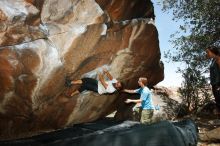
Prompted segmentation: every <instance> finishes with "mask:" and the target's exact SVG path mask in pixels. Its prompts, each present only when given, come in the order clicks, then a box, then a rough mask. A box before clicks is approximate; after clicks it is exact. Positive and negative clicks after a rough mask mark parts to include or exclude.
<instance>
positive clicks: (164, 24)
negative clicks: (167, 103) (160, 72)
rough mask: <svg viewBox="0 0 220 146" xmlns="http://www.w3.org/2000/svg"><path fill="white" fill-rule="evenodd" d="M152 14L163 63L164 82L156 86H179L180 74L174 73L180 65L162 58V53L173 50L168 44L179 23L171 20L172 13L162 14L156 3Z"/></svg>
mask: <svg viewBox="0 0 220 146" xmlns="http://www.w3.org/2000/svg"><path fill="white" fill-rule="evenodd" d="M154 13H155V15H156V19H155V24H156V27H157V30H158V33H159V41H160V51H161V60H162V61H163V63H164V74H165V77H164V80H163V81H162V82H160V83H159V84H158V85H163V86H166V87H170V86H180V85H181V82H182V77H181V74H179V73H176V71H177V67H179V66H181V64H180V63H174V62H169V63H168V62H167V61H168V59H166V58H164V52H166V51H168V50H170V51H171V52H172V50H175V49H174V46H173V45H172V44H171V43H170V42H169V40H170V35H171V34H173V33H175V32H176V31H177V30H178V29H179V24H180V22H175V21H173V20H172V18H173V15H172V13H171V12H170V13H167V12H162V10H161V6H160V5H158V4H157V3H156V2H155V3H154Z"/></svg>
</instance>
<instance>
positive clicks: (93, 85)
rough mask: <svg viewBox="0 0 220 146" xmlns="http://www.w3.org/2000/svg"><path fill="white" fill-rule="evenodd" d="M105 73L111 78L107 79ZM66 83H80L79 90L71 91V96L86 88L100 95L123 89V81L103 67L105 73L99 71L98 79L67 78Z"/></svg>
mask: <svg viewBox="0 0 220 146" xmlns="http://www.w3.org/2000/svg"><path fill="white" fill-rule="evenodd" d="M104 75H106V77H107V78H108V79H109V80H105V79H104ZM66 85H67V86H71V85H80V87H79V89H78V90H75V91H73V92H72V93H71V95H70V96H71V97H72V96H74V95H76V94H79V93H81V92H83V91H85V90H89V91H93V92H96V93H99V94H100V95H101V94H106V93H114V92H115V91H120V90H122V83H121V82H119V81H118V80H116V79H115V78H113V77H112V75H111V74H110V73H109V72H108V71H107V69H103V73H98V80H96V79H93V78H82V79H79V80H74V81H70V80H67V81H66Z"/></svg>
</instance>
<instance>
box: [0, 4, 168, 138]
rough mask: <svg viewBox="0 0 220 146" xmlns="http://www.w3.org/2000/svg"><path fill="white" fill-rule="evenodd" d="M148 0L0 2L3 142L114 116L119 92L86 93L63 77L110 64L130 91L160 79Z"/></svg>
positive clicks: (0, 130)
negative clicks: (143, 78) (143, 81)
mask: <svg viewBox="0 0 220 146" xmlns="http://www.w3.org/2000/svg"><path fill="white" fill-rule="evenodd" d="M153 17H154V13H153V6H152V3H151V2H150V0H140V1H132V0H117V1H116V0H97V1H95V0H86V1H83V0H82V1H78V0H40V1H38V0H1V1H0V36H1V39H0V64H1V66H0V139H11V138H18V137H25V136H27V135H29V136H30V135H33V134H37V133H39V132H42V131H48V130H53V129H58V128H62V127H65V126H68V125H72V124H76V123H84V122H88V121H93V120H96V119H98V118H100V117H103V116H105V115H106V114H108V113H110V112H111V111H113V110H117V109H116V108H117V107H116V106H115V104H114V103H115V102H118V101H119V102H120V100H119V99H120V98H119V96H120V94H118V93H117V94H114V95H102V96H99V95H97V94H95V93H91V92H86V93H85V94H81V95H78V96H75V97H73V98H68V97H66V96H65V93H67V92H69V91H70V92H72V90H74V88H75V87H73V88H67V87H65V86H64V82H65V78H66V77H69V78H70V79H78V78H81V77H82V76H85V75H91V74H89V73H91V72H92V73H94V72H95V71H97V69H98V68H100V67H102V66H104V65H106V66H107V67H108V68H109V71H110V72H111V73H112V75H113V76H114V77H116V78H118V79H119V80H121V81H123V82H124V83H125V85H126V86H127V87H135V86H137V83H136V80H137V78H138V77H139V76H146V77H148V79H149V85H150V86H153V85H155V84H157V83H158V82H160V81H161V80H163V77H164V76H163V64H162V62H160V49H159V40H158V33H157V29H156V27H155V25H154V20H153Z"/></svg>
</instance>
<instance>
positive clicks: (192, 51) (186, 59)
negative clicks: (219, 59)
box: [159, 0, 220, 110]
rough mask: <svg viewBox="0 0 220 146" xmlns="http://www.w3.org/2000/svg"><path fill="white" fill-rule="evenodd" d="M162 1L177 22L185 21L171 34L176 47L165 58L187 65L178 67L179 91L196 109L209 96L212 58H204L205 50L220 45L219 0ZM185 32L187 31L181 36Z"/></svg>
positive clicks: (187, 102) (164, 8)
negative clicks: (180, 77)
mask: <svg viewBox="0 0 220 146" xmlns="http://www.w3.org/2000/svg"><path fill="white" fill-rule="evenodd" d="M159 3H160V4H161V5H162V6H163V10H164V11H167V12H172V13H173V15H174V18H173V20H174V21H178V20H182V21H183V25H180V26H179V28H180V29H179V31H177V32H176V33H175V34H173V35H172V36H171V42H172V43H173V44H174V49H175V50H171V51H169V52H167V53H166V55H165V57H167V58H169V59H171V60H172V61H174V62H183V63H185V64H186V68H179V70H178V71H179V72H181V73H182V76H183V78H184V81H183V83H182V87H181V89H180V91H179V92H180V93H181V95H182V97H183V99H184V101H185V103H186V104H187V106H188V108H189V109H190V108H191V109H192V110H196V109H197V108H198V106H199V105H200V104H203V103H204V102H206V100H207V99H208V96H209V92H207V87H209V83H208V79H207V77H208V68H209V65H208V64H209V61H208V60H207V59H205V51H204V50H205V48H207V47H208V46H216V47H218V48H219V45H220V41H219V36H220V25H219V16H220V1H219V0H191V1H190V0H161V1H160V2H159ZM180 32H181V33H180ZM182 32H185V34H184V35H181V34H183V33H182ZM173 52H174V53H173Z"/></svg>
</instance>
